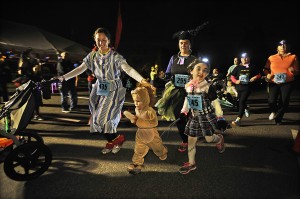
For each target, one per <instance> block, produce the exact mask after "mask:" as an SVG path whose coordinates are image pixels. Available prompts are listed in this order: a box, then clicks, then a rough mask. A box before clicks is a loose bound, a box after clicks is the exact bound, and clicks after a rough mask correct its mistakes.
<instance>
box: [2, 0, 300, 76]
mask: <svg viewBox="0 0 300 199" xmlns="http://www.w3.org/2000/svg"><path fill="white" fill-rule="evenodd" d="M118 2H119V1H117V0H110V1H108V0H107V1H89V0H86V1H79V2H78V1H74V2H72V1H22V2H16V1H5V3H4V2H2V5H3V6H1V7H2V8H1V18H2V19H6V20H11V21H15V22H20V23H26V24H29V25H35V26H37V27H39V28H42V29H45V30H47V31H49V32H52V33H55V34H58V35H60V36H63V37H66V38H68V39H71V40H74V41H76V42H78V43H81V44H83V45H85V46H87V47H90V48H92V47H93V44H94V43H93V33H94V31H95V29H96V28H97V27H106V28H108V29H109V30H110V32H111V34H112V44H114V37H115V30H116V23H117V11H118ZM120 2H121V13H122V21H123V29H122V35H121V41H120V44H119V48H118V49H117V50H118V51H119V52H120V53H121V54H122V55H124V57H125V58H126V59H127V61H128V63H129V64H130V65H132V66H133V67H134V68H137V69H140V68H141V67H142V66H143V65H144V64H146V63H150V64H154V63H158V64H159V67H160V68H161V69H165V68H166V66H167V64H168V62H169V59H170V57H171V55H172V54H175V53H177V52H178V44H177V43H178V42H177V40H176V39H172V35H173V34H174V33H175V32H177V31H180V30H188V29H194V28H196V27H197V26H199V25H201V24H202V23H203V22H205V21H208V22H209V25H207V26H206V28H205V29H204V30H203V31H201V32H200V33H199V34H198V36H197V37H196V39H195V41H194V44H193V53H194V54H195V55H201V56H206V57H208V58H209V60H210V63H211V66H212V67H217V68H219V70H221V72H224V73H226V71H227V69H228V67H229V66H230V65H232V63H233V58H234V57H235V56H239V55H240V54H241V53H242V52H248V53H250V55H251V58H252V64H255V65H257V66H258V67H262V66H263V65H264V64H265V62H266V60H267V58H268V56H269V55H271V54H274V53H276V44H277V42H278V41H280V40H282V39H286V40H287V41H288V42H289V43H290V44H291V51H292V52H293V53H295V54H297V55H299V50H300V46H299V43H300V42H299V35H300V32H299V25H300V23H299V19H300V16H299V15H300V14H299V13H300V12H299V11H300V10H299V7H298V6H296V1H281V2H263V1H261V2H260V1H241V2H238V3H235V2H230V1H221V2H218V1H214V0H212V1H191V0H183V1H181V2H174V1H120Z"/></svg>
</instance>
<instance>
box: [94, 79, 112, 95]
mask: <svg viewBox="0 0 300 199" xmlns="http://www.w3.org/2000/svg"><path fill="white" fill-rule="evenodd" d="M109 88H110V83H109V82H106V81H99V86H98V88H97V95H103V96H108V93H109Z"/></svg>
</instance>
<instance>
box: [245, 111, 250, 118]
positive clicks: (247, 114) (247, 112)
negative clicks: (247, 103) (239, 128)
mask: <svg viewBox="0 0 300 199" xmlns="http://www.w3.org/2000/svg"><path fill="white" fill-rule="evenodd" d="M245 116H246V117H249V116H250V113H249V111H248V109H245Z"/></svg>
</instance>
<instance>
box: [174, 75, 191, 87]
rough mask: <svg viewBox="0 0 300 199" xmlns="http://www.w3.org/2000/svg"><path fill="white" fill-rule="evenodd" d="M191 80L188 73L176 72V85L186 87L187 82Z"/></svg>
mask: <svg viewBox="0 0 300 199" xmlns="http://www.w3.org/2000/svg"><path fill="white" fill-rule="evenodd" d="M188 82H189V76H188V75H181V74H175V81H174V85H175V86H177V87H184V85H185V84H186V83H188Z"/></svg>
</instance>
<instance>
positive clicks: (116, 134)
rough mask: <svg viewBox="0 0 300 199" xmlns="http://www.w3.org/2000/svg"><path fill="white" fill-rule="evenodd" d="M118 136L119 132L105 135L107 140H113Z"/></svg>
mask: <svg viewBox="0 0 300 199" xmlns="http://www.w3.org/2000/svg"><path fill="white" fill-rule="evenodd" d="M118 136H119V133H104V137H105V139H106V140H107V142H112V141H113V140H114V139H115V138H116V137H118Z"/></svg>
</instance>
